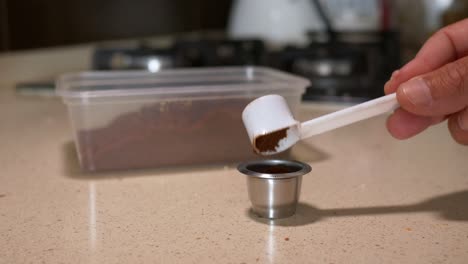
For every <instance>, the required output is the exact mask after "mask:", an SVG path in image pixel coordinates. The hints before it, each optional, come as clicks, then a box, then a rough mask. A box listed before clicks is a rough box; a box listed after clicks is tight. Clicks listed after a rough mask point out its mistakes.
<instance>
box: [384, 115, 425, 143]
mask: <svg viewBox="0 0 468 264" xmlns="http://www.w3.org/2000/svg"><path fill="white" fill-rule="evenodd" d="M432 123H433V121H432V118H431V117H425V116H417V115H415V114H412V113H409V112H407V111H405V110H403V109H401V108H398V109H397V110H395V112H394V113H393V114H392V115H391V116H390V117H389V118H388V119H387V129H388V131H389V132H390V134H391V135H392V136H393V137H394V138H397V139H407V138H410V137H412V136H414V135H416V134H419V133H421V132H422V131H424V130H425V129H426V128H428V127H429V126H431V125H432Z"/></svg>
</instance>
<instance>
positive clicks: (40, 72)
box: [0, 47, 468, 263]
mask: <svg viewBox="0 0 468 264" xmlns="http://www.w3.org/2000/svg"><path fill="white" fill-rule="evenodd" d="M89 52H90V48H89V47H74V48H68V49H55V50H47V51H36V52H29V53H20V54H10V55H2V56H0V122H1V123H0V142H1V147H0V168H1V171H0V263H467V261H468V148H467V147H462V146H459V145H457V144H455V143H454V142H453V141H452V140H451V139H450V137H449V135H448V133H447V131H446V129H445V124H442V125H439V126H437V127H434V128H431V129H430V130H429V131H427V132H425V133H424V134H422V135H421V136H419V137H417V138H414V139H411V140H408V141H403V142H400V141H396V140H394V139H392V138H391V137H390V136H389V135H388V133H387V132H386V131H385V127H384V121H385V117H383V116H382V117H377V118H373V119H370V120H367V121H363V122H361V123H358V124H354V125H351V126H348V127H346V128H342V129H339V130H336V131H333V132H330V133H327V134H323V135H320V136H317V137H314V138H312V139H310V140H308V141H307V142H305V143H303V144H300V145H299V146H297V147H296V148H295V149H294V155H295V156H296V158H297V159H300V160H302V161H305V162H308V163H310V164H311V165H312V167H313V171H312V173H311V174H309V175H307V176H306V177H305V178H304V180H303V186H302V193H301V203H300V205H299V208H298V213H297V214H296V215H295V216H293V217H291V218H288V219H285V220H280V221H275V222H269V221H265V220H260V219H258V218H256V217H254V216H252V215H251V214H250V213H249V200H248V197H247V190H246V182H245V178H244V176H242V175H240V174H239V173H238V172H237V171H236V170H235V168H234V166H233V165H230V166H211V167H197V168H178V169H164V170H144V171H132V172H119V173H116V172H114V173H105V174H102V173H101V174H85V173H82V172H80V170H79V168H78V163H77V158H76V154H75V152H74V148H73V144H72V135H71V133H70V128H69V124H68V119H67V114H66V111H65V110H66V108H65V106H64V105H63V104H62V103H61V102H60V100H58V99H45V98H34V97H20V96H17V95H15V94H14V93H13V89H12V88H13V84H14V82H16V81H18V80H33V79H34V80H36V79H41V78H43V79H47V78H49V77H50V76H53V75H54V74H57V73H59V72H60V71H63V70H76V69H81V68H84V67H86V63H88V62H89V61H88V60H87V59H84V58H86V55H89ZM72 62H73V63H72ZM333 109H334V107H333V106H327V105H314V104H304V105H303V107H302V108H301V116H302V117H303V118H305V117H312V116H316V115H320V114H323V113H325V112H329V111H331V110H333Z"/></svg>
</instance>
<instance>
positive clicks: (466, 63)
mask: <svg viewBox="0 0 468 264" xmlns="http://www.w3.org/2000/svg"><path fill="white" fill-rule="evenodd" d="M397 99H398V102H399V103H400V105H401V107H402V108H403V109H405V110H407V111H408V112H411V113H413V114H417V115H422V116H443V115H449V114H452V113H455V112H458V111H460V110H462V109H464V108H465V107H466V106H467V105H468V56H467V57H464V58H462V59H459V60H457V61H455V62H452V63H449V64H446V65H445V66H443V67H441V68H439V69H437V70H435V71H432V72H430V73H427V74H424V75H421V76H418V77H415V78H413V79H411V80H409V81H407V82H405V83H403V84H401V85H400V87H398V90H397Z"/></svg>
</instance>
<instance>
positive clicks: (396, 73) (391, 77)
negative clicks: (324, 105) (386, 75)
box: [390, 70, 400, 80]
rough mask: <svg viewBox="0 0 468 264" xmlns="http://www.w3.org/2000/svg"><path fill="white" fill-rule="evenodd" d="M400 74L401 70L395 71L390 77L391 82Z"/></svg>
mask: <svg viewBox="0 0 468 264" xmlns="http://www.w3.org/2000/svg"><path fill="white" fill-rule="evenodd" d="M398 73H400V70H396V71H394V72H393V73H392V76H390V80H391V79H394V78H395V77H396V76H397V75H398Z"/></svg>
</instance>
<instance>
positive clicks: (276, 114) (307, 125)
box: [242, 94, 398, 155]
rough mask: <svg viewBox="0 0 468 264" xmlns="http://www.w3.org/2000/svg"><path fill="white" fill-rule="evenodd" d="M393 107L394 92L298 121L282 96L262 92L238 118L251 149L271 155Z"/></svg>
mask: <svg viewBox="0 0 468 264" xmlns="http://www.w3.org/2000/svg"><path fill="white" fill-rule="evenodd" d="M397 107H398V102H397V100H396V94H389V95H386V96H383V97H380V98H377V99H374V100H371V101H367V102H365V103H362V104H358V105H355V106H352V107H348V108H345V109H343V110H340V111H337V112H334V113H331V114H327V115H324V116H321V117H318V118H315V119H312V120H309V121H306V122H303V123H300V122H299V121H297V120H295V119H294V117H293V116H292V114H291V111H290V110H289V107H288V104H287V103H286V100H285V99H284V98H283V97H281V96H279V95H266V96H263V97H260V98H258V99H256V100H254V101H252V102H251V103H250V104H249V105H247V107H246V108H245V109H244V111H243V112H242V120H243V121H244V126H245V128H246V129H247V133H248V134H249V138H250V142H251V143H252V146H253V148H254V150H255V151H256V152H257V153H260V154H262V155H272V154H276V153H278V152H282V151H284V150H286V149H288V148H290V147H292V146H293V145H294V144H296V142H298V141H299V140H302V139H306V138H308V137H311V136H314V135H318V134H321V133H324V132H327V131H330V130H333V129H335V128H339V127H342V126H346V125H349V124H352V123H355V122H358V121H361V120H364V119H367V118H370V117H373V116H376V115H380V114H383V113H386V112H389V111H392V110H394V109H396V108H397Z"/></svg>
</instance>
